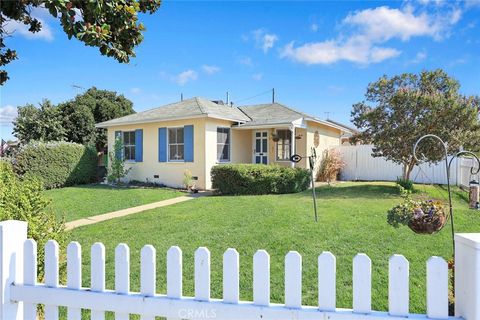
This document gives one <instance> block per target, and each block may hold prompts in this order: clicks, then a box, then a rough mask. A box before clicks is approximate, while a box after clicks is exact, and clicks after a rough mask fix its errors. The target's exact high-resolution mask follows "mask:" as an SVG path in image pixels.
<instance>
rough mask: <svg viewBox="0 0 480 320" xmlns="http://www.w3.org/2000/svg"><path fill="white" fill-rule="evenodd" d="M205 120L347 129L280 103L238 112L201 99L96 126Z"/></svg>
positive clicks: (189, 100)
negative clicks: (308, 122)
mask: <svg viewBox="0 0 480 320" xmlns="http://www.w3.org/2000/svg"><path fill="white" fill-rule="evenodd" d="M202 116H208V117H211V118H217V119H226V120H232V121H235V122H240V123H241V125H240V126H241V127H254V126H268V125H275V124H290V123H292V122H293V121H295V120H299V119H304V120H305V119H308V120H313V121H316V122H319V123H323V124H325V125H327V126H331V127H335V128H337V129H341V130H343V129H346V128H347V127H346V126H344V125H340V124H336V123H334V122H333V121H332V122H330V121H323V120H320V119H318V118H316V117H314V116H311V115H308V114H306V113H303V112H300V111H297V110H295V109H292V108H290V107H287V106H285V105H282V104H280V103H268V104H257V105H251V106H242V107H238V108H237V107H231V106H228V105H224V104H219V103H216V102H213V101H210V100H208V99H205V98H201V97H194V98H191V99H187V100H184V101H180V102H175V103H171V104H167V105H165V106H162V107H158V108H155V109H151V110H147V111H143V112H138V113H135V114H131V115H128V116H125V117H121V118H117V119H112V120H109V121H105V122H101V123H99V124H97V125H96V126H97V127H99V128H106V127H111V126H117V125H124V124H134V123H146V122H158V121H168V120H175V119H188V118H193V117H202Z"/></svg>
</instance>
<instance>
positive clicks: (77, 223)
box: [65, 191, 212, 230]
mask: <svg viewBox="0 0 480 320" xmlns="http://www.w3.org/2000/svg"><path fill="white" fill-rule="evenodd" d="M211 194H212V193H211V192H209V191H204V192H199V193H193V194H190V195H188V196H181V197H176V198H172V199H167V200H162V201H158V202H154V203H149V204H144V205H141V206H137V207H132V208H127V209H122V210H118V211H113V212H109V213H104V214H99V215H97V216H91V217H87V218H82V219H78V220H74V221H70V222H67V223H66V224H65V230H72V229H75V228H78V227H82V226H87V225H89V224H95V223H98V222H102V221H106V220H110V219H114V218H120V217H125V216H129V215H131V214H135V213H139V212H142V211H146V210H150V209H155V208H161V207H166V206H170V205H172V204H176V203H180V202H185V201H189V200H193V199H196V198H200V197H205V196H209V195H211Z"/></svg>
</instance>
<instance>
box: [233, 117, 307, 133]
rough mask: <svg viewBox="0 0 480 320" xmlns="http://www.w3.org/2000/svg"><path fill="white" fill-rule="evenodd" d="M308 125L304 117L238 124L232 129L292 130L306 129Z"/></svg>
mask: <svg viewBox="0 0 480 320" xmlns="http://www.w3.org/2000/svg"><path fill="white" fill-rule="evenodd" d="M306 127H307V125H306V123H305V121H304V120H303V118H300V119H297V120H294V121H288V122H277V123H259V124H255V123H248V122H247V123H245V124H238V125H234V126H232V129H237V130H261V129H280V128H281V129H290V130H292V129H293V128H303V129H305V128H306Z"/></svg>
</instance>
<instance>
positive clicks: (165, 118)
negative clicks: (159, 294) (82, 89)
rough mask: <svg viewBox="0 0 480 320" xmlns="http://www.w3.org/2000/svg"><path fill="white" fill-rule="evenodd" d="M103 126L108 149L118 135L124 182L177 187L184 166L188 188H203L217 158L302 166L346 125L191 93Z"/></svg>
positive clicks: (337, 142) (333, 143)
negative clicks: (188, 176)
mask: <svg viewBox="0 0 480 320" xmlns="http://www.w3.org/2000/svg"><path fill="white" fill-rule="evenodd" d="M96 127H97V128H106V129H107V130H108V150H113V149H114V148H113V145H114V142H115V137H120V138H121V139H122V140H123V144H124V150H123V151H124V152H123V157H124V158H125V160H126V163H127V166H128V167H131V170H130V172H129V174H128V176H127V179H128V180H140V181H148V182H155V183H160V184H164V185H167V186H171V187H182V181H183V175H184V172H185V170H186V169H188V170H190V172H191V173H192V175H193V176H194V180H195V184H196V187H197V188H199V189H210V188H211V186H212V184H211V180H210V170H211V168H212V167H213V166H215V165H217V164H222V163H261V164H277V165H280V166H297V167H302V168H308V164H307V161H306V160H305V159H303V160H302V161H300V162H298V163H292V162H290V160H289V159H290V156H291V155H292V154H299V155H301V156H308V155H309V154H310V150H311V148H312V147H314V148H316V151H317V155H318V156H319V158H320V159H319V161H317V168H316V170H317V169H318V165H319V164H320V161H321V156H322V154H323V151H324V150H326V149H328V148H330V147H333V146H338V145H340V144H341V139H342V138H343V137H345V136H346V135H349V134H351V130H350V129H349V128H348V127H346V126H343V125H341V124H338V123H334V122H331V121H328V120H326V121H325V120H320V119H318V118H316V117H314V116H310V115H307V114H305V113H302V112H299V111H296V110H294V109H292V108H289V107H287V106H284V105H282V104H279V103H269V104H260V105H251V106H241V107H233V106H231V105H225V104H223V102H221V101H210V100H208V99H205V98H200V97H195V98H192V99H188V100H183V101H180V102H176V103H172V104H169V105H166V106H162V107H159V108H155V109H151V110H147V111H143V112H139V113H135V114H132V115H128V116H125V117H121V118H117V119H113V120H110V121H106V122H102V123H99V124H97V125H96Z"/></svg>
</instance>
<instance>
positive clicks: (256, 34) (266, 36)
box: [252, 29, 278, 53]
mask: <svg viewBox="0 0 480 320" xmlns="http://www.w3.org/2000/svg"><path fill="white" fill-rule="evenodd" d="M252 35H253V39H254V40H255V45H256V46H257V47H258V48H260V49H262V50H263V52H264V53H267V52H268V50H270V49H271V48H273V46H274V45H275V42H277V41H278V36H277V35H276V34H274V33H267V32H266V31H265V29H257V30H254V31H252Z"/></svg>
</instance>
